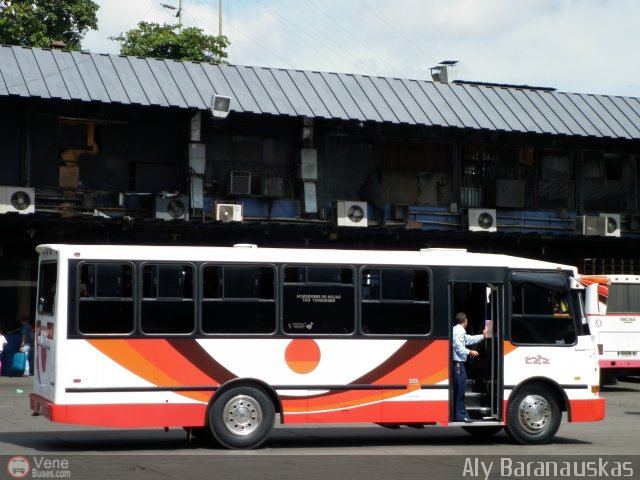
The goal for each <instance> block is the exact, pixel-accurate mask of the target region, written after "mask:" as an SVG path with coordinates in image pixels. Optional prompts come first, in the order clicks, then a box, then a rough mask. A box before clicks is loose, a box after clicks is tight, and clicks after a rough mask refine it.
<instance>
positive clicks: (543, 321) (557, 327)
mask: <svg viewBox="0 0 640 480" xmlns="http://www.w3.org/2000/svg"><path fill="white" fill-rule="evenodd" d="M512 291H513V304H512V308H511V341H512V342H513V343H516V344H539V345H572V344H574V343H575V341H576V335H577V334H576V326H575V322H574V319H573V317H572V315H571V312H570V307H569V298H568V292H567V291H559V290H554V289H549V288H545V287H544V286H541V285H535V284H533V283H516V282H514V283H513V284H512Z"/></svg>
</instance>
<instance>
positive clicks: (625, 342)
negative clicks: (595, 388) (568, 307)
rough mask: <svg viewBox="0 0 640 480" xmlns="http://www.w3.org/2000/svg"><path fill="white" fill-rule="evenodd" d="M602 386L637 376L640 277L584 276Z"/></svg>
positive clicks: (639, 364) (588, 314) (581, 280)
mask: <svg viewBox="0 0 640 480" xmlns="http://www.w3.org/2000/svg"><path fill="white" fill-rule="evenodd" d="M578 280H579V281H580V283H582V284H583V285H584V286H585V287H586V289H585V311H586V314H587V319H588V321H589V329H590V330H591V333H592V334H593V335H594V339H595V343H596V346H597V351H598V363H599V366H600V374H601V380H602V383H607V382H609V381H612V380H615V379H616V378H617V377H619V376H623V375H638V374H640V276H638V275H583V276H581V277H579V278H578Z"/></svg>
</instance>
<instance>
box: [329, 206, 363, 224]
mask: <svg viewBox="0 0 640 480" xmlns="http://www.w3.org/2000/svg"><path fill="white" fill-rule="evenodd" d="M333 212H334V218H335V221H336V225H338V226H339V227H366V226H367V202H353V201H344V200H340V201H338V202H336V203H335V205H334V209H333Z"/></svg>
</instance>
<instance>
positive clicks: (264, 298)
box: [202, 265, 276, 334]
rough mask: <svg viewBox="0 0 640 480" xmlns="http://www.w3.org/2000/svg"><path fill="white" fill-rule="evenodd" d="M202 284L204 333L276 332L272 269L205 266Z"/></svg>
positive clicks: (250, 266) (267, 267) (268, 267)
mask: <svg viewBox="0 0 640 480" xmlns="http://www.w3.org/2000/svg"><path fill="white" fill-rule="evenodd" d="M202 282H203V285H202V331H203V332H204V333H207V334H222V333H226V334H267V333H273V332H274V331H275V328H276V304H275V269H274V268H273V267H271V266H258V265H205V266H204V267H203V268H202Z"/></svg>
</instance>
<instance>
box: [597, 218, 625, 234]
mask: <svg viewBox="0 0 640 480" xmlns="http://www.w3.org/2000/svg"><path fill="white" fill-rule="evenodd" d="M600 217H604V218H606V219H607V228H606V229H605V232H604V235H605V237H619V236H620V214H618V213H601V214H600Z"/></svg>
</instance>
